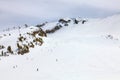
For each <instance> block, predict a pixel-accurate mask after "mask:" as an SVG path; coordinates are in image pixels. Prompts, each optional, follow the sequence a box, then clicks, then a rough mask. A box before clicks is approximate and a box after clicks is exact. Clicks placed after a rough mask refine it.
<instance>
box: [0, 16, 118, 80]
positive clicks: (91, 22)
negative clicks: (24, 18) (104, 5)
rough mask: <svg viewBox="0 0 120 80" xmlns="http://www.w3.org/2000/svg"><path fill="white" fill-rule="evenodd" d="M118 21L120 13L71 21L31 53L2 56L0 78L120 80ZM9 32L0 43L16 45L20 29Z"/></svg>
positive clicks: (4, 79) (27, 79)
mask: <svg viewBox="0 0 120 80" xmlns="http://www.w3.org/2000/svg"><path fill="white" fill-rule="evenodd" d="M119 21H120V15H115V16H112V17H108V18H105V19H88V22H86V23H85V24H81V23H79V24H72V23H70V25H69V26H64V27H63V28H61V29H60V30H58V31H56V32H55V33H53V34H48V36H47V37H43V40H44V44H43V45H42V46H35V48H31V49H30V53H29V54H25V55H10V56H9V57H0V75H1V77H0V78H1V80H8V79H10V80H120V58H119V57H120V36H119V35H120V32H119V29H120V27H119V26H120V23H119ZM55 24H56V22H54V23H48V24H47V25H45V26H44V27H43V29H44V30H46V29H48V28H49V29H50V28H52V25H55ZM47 27H48V28H47ZM32 28H34V27H32ZM35 29H36V28H35ZM26 31H27V32H28V31H31V29H30V28H27V29H23V30H22V31H21V33H23V34H24V33H25V32H26ZM5 33H6V32H5ZM10 33H11V36H10V37H8V36H7V37H4V38H1V39H0V44H4V45H8V44H11V45H14V41H16V40H15V39H16V36H17V35H19V34H17V33H18V31H17V30H14V31H11V32H10ZM1 35H3V33H1ZM12 35H13V36H12ZM109 35H110V36H109ZM12 40H14V41H12Z"/></svg>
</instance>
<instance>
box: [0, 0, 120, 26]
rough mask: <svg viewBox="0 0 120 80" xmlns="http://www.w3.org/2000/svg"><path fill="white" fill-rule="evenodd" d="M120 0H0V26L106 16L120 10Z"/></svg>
mask: <svg viewBox="0 0 120 80" xmlns="http://www.w3.org/2000/svg"><path fill="white" fill-rule="evenodd" d="M119 3H120V0H0V21H1V24H0V26H5V25H9V26H10V25H12V26H13V25H15V24H24V23H28V24H36V23H37V22H42V21H46V20H47V21H49V20H55V19H58V18H61V17H76V16H81V17H106V16H109V15H112V14H115V13H118V12H119V11H120V5H119Z"/></svg>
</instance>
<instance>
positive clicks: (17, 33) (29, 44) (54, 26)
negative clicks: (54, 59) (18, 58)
mask: <svg viewBox="0 0 120 80" xmlns="http://www.w3.org/2000/svg"><path fill="white" fill-rule="evenodd" d="M86 21H87V20H82V19H80V18H63V19H59V20H58V22H53V23H47V22H45V23H42V24H38V25H36V26H30V27H29V26H28V25H27V24H25V28H21V27H18V28H16V29H14V30H9V29H8V31H5V32H2V33H1V35H0V53H1V54H0V55H1V56H9V54H12V55H16V54H22V55H23V54H25V53H29V51H30V50H29V48H34V47H35V45H40V46H41V45H42V44H43V42H44V41H43V39H42V37H47V34H50V33H54V32H56V31H57V30H59V29H61V28H62V27H65V26H70V25H75V24H79V23H80V22H81V23H82V24H84V23H85V22H86ZM6 42H8V43H6Z"/></svg>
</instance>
